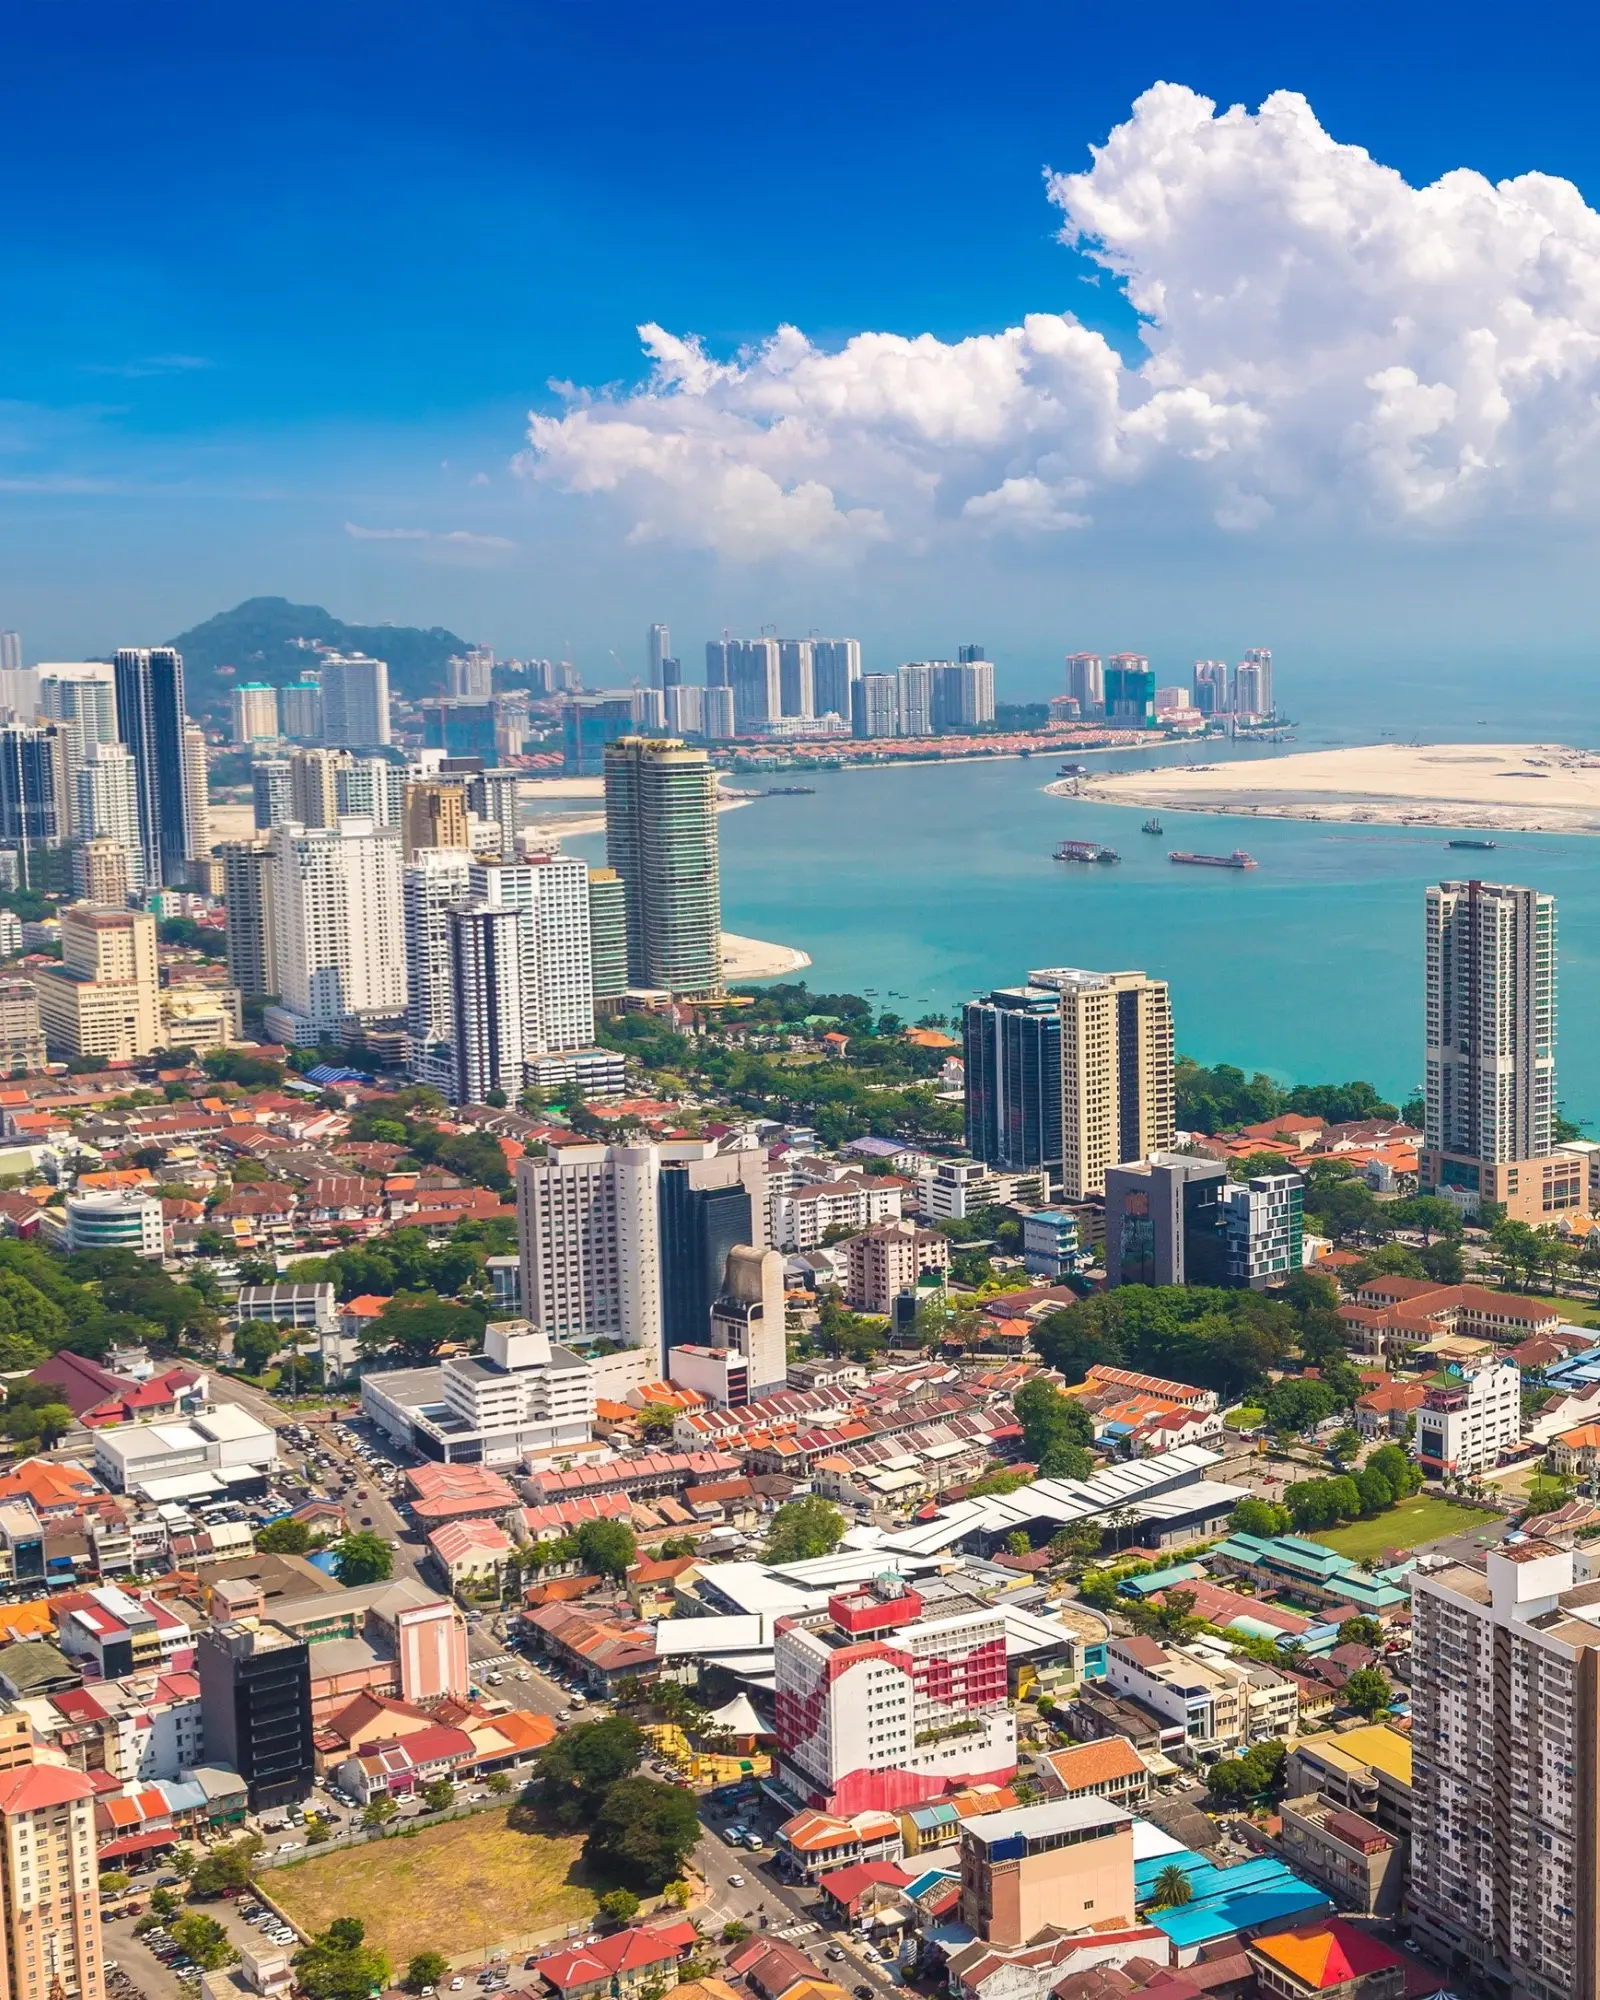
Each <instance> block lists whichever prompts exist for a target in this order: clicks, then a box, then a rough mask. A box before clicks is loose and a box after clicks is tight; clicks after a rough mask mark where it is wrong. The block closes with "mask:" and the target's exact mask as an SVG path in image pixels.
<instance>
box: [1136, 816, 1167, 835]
mask: <svg viewBox="0 0 1600 2000" xmlns="http://www.w3.org/2000/svg"><path fill="white" fill-rule="evenodd" d="M1139 831H1140V832H1141V833H1165V832H1166V828H1165V827H1164V826H1163V825H1162V824H1161V822H1160V820H1158V819H1147V820H1146V821H1145V823H1144V825H1143V826H1141V827H1140V829H1139Z"/></svg>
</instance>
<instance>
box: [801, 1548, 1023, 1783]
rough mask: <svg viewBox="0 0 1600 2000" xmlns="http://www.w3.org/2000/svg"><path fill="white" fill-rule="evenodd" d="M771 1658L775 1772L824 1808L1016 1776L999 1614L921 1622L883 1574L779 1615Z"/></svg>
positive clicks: (915, 1605)
mask: <svg viewBox="0 0 1600 2000" xmlns="http://www.w3.org/2000/svg"><path fill="white" fill-rule="evenodd" d="M774 1654H775V1659H776V1671H777V1683H778V1701H777V1720H778V1759H779V1769H780V1772H781V1775H782V1777H783V1778H784V1780H785V1781H786V1783H787V1784H788V1785H789V1787H790V1789H791V1790H793V1791H795V1792H796V1793H798V1794H799V1795H800V1796H801V1797H803V1798H804V1799H806V1800H807V1802H808V1803H809V1804H811V1805H813V1806H817V1807H819V1808H820V1809H821V1810H822V1811H824V1812H828V1813H839V1814H846V1815H848V1814H851V1813H859V1812H865V1811H867V1810H869V1809H874V1808H875V1809H876V1810H878V1811H880V1812H892V1811H894V1810H895V1809H896V1808H898V1807H901V1806H914V1805H921V1804H923V1803H925V1802H926V1801H927V1800H929V1799H937V1798H941V1797H943V1796H944V1795H945V1794H946V1793H947V1792H960V1791H966V1790H967V1789H969V1788H970V1787H971V1786H973V1785H985V1784H987V1785H1004V1784H1006V1783H1008V1782H1009V1781H1010V1779H1011V1778H1012V1777H1013V1776H1015V1774H1016V1768H1017V1730H1016V1719H1015V1717H1014V1716H1013V1715H1012V1713H1011V1710H1010V1707H1009V1705H1008V1703H1007V1699H1006V1633H1005V1621H1004V1619H1003V1618H1002V1616H1001V1614H1000V1613H999V1612H998V1611H993V1610H989V1609H987V1608H985V1609H983V1610H978V1611H970V1612H959V1613H957V1614H956V1615H954V1616H951V1617H944V1618H928V1619H925V1618H924V1617H923V1616H922V1600H921V1598H920V1597H919V1596H918V1595H917V1593H916V1592H915V1591H914V1590H908V1589H906V1588H905V1586H904V1585H903V1584H901V1583H900V1582H899V1580H898V1579H896V1578H883V1579H880V1580H879V1581H878V1582H877V1583H874V1584H869V1585H865V1586H863V1587H861V1588H860V1589H857V1590H852V1591H849V1592H846V1593H843V1594H841V1595H839V1596H836V1597H832V1598H830V1599H829V1600H828V1608H827V1610H826V1612H819V1613H817V1614H815V1615H814V1616H806V1617H796V1618H780V1619H779V1620H778V1623H777V1625H776V1627H775V1645H774Z"/></svg>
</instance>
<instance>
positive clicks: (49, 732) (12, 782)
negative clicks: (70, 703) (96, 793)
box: [0, 722, 71, 888]
mask: <svg viewBox="0 0 1600 2000" xmlns="http://www.w3.org/2000/svg"><path fill="white" fill-rule="evenodd" d="M65 753H66V744H65V741H64V739H63V737H62V735H61V732H60V729H59V727H58V725H57V724H55V723H53V722H47V723H44V724H42V725H39V726H30V725H28V724H24V723H8V724H6V725H5V726H4V727H0V847H5V848H8V849H9V850H10V851H11V852H12V853H13V854H14V855H15V856H16V858H17V876H18V880H19V882H20V883H21V885H22V887H24V888H38V887H39V886H40V885H41V883H42V882H43V881H44V875H43V872H42V871H43V866H44V856H45V854H46V853H47V852H48V851H49V850H50V849H52V848H58V847H61V846H63V845H64V844H65V843H66V840H67V837H68V830H69V827H70V825H71V819H70V814H69V811H68V806H67V788H66V779H67V772H66V754H65Z"/></svg>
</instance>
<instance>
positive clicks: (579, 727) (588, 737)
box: [561, 694, 636, 778]
mask: <svg viewBox="0 0 1600 2000" xmlns="http://www.w3.org/2000/svg"><path fill="white" fill-rule="evenodd" d="M635 726H636V725H635V723H634V719H633V698H632V696H631V695H626V694H584V695H575V696H574V697H573V698H572V699H571V700H570V701H565V702H563V703H562V705H561V768H562V770H563V771H564V772H565V773H566V775H567V776H568V777H569V778H573V777H578V778H592V777H596V776H598V775H599V773H600V772H601V771H603V770H604V769H605V750H606V745H607V744H608V743H615V742H616V740H617V738H618V737H619V736H631V735H632V734H633V732H634V729H635Z"/></svg>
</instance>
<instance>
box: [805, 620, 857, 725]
mask: <svg viewBox="0 0 1600 2000" xmlns="http://www.w3.org/2000/svg"><path fill="white" fill-rule="evenodd" d="M860 678H861V641H860V640H859V639H813V640H812V641H811V705H812V710H813V712H814V713H815V714H817V715H836V716H838V718H839V720H840V721H841V722H848V721H849V720H850V690H851V689H852V688H853V687H854V686H855V684H856V682H857V681H858V680H860Z"/></svg>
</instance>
